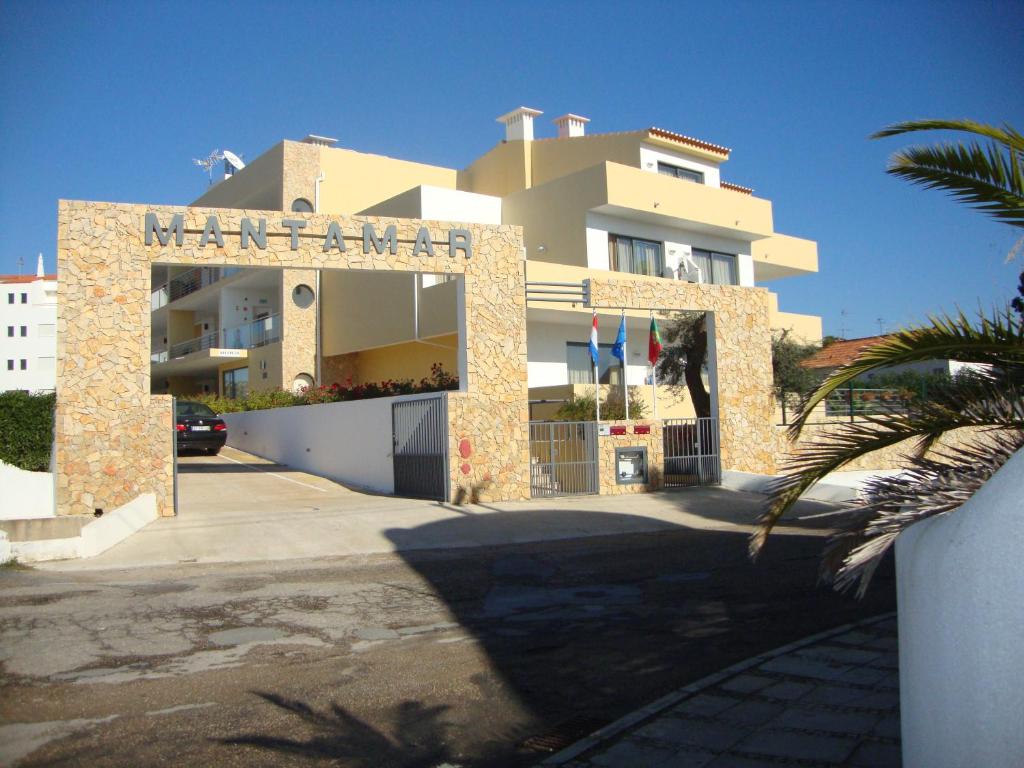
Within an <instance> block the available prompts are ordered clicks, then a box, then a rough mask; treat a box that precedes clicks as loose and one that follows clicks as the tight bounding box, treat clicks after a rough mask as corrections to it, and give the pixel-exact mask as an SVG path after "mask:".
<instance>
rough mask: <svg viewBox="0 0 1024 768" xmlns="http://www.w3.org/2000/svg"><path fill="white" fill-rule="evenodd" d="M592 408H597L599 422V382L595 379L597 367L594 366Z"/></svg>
mask: <svg viewBox="0 0 1024 768" xmlns="http://www.w3.org/2000/svg"><path fill="white" fill-rule="evenodd" d="M594 406H595V407H596V408H597V421H600V420H601V380H600V379H598V378H597V366H596V365H595V366H594Z"/></svg>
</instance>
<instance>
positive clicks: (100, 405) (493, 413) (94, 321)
mask: <svg viewBox="0 0 1024 768" xmlns="http://www.w3.org/2000/svg"><path fill="white" fill-rule="evenodd" d="M147 212H153V213H155V214H157V215H158V216H159V218H160V222H161V224H162V225H164V226H166V225H168V224H169V223H170V221H171V218H172V217H173V216H174V215H175V214H181V215H182V216H183V219H184V223H185V236H184V242H183V244H182V245H181V246H176V245H175V244H174V241H173V238H172V239H171V241H170V242H169V244H168V245H167V246H161V245H159V243H158V242H157V241H156V239H154V241H153V244H152V245H149V246H147V245H145V244H144V221H145V215H146V213H147ZM208 216H216V217H217V218H218V220H219V222H220V227H221V230H222V232H223V236H224V245H223V247H219V246H217V245H216V243H215V242H210V243H209V244H208V245H206V246H205V247H204V246H201V245H200V244H199V243H200V234H201V232H202V230H203V228H204V226H205V225H206V223H207V217H208ZM243 217H248V218H249V219H251V220H252V221H254V222H255V221H256V220H258V219H261V218H265V219H266V220H267V231H268V238H267V247H266V249H259V248H257V247H256V246H255V245H252V244H250V246H249V247H248V248H245V249H243V248H241V245H240V238H239V231H240V228H241V224H240V221H241V219H242V218H243ZM284 218H288V219H302V220H304V221H306V224H307V226H306V228H305V229H302V230H300V231H299V236H298V247H297V249H295V250H292V249H291V234H290V231H289V230H288V229H287V228H286V227H283V226H282V225H281V221H282V219H284ZM332 221H333V222H337V223H339V224H340V226H341V228H342V231H343V233H344V236H345V241H346V246H347V250H346V251H345V252H344V253H342V252H339V251H338V250H337V249H332V250H331V251H330V252H324V250H323V242H324V238H323V236H324V233H325V232H326V231H327V227H328V225H329V223H330V222H332ZM364 222H367V223H371V224H373V225H374V227H375V228H376V230H377V232H378V234H379V233H381V232H383V230H384V228H385V227H387V226H388V225H389V224H394V225H395V227H396V229H397V233H398V240H399V247H398V253H397V254H395V255H392V254H390V253H389V252H387V251H385V253H383V254H377V253H376V252H375V251H374V250H373V249H372V248H371V252H370V253H369V254H365V255H364V254H363V253H362V234H361V233H362V225H363V223H364ZM420 226H421V222H418V221H410V220H405V219H390V218H378V217H339V216H331V217H328V216H321V215H316V214H297V213H284V214H282V213H281V212H280V211H255V210H253V211H249V210H235V209H200V208H183V207H170V206H144V205H122V204H113V203H93V202H82V201H61V202H60V204H59V211H58V242H57V252H58V269H59V271H60V275H61V280H60V283H59V286H58V307H59V311H58V323H59V327H58V352H57V359H58V364H57V421H56V428H55V431H56V435H55V442H56V465H57V468H56V473H57V484H58V493H57V511H58V513H59V514H91V513H92V512H93V510H94V508H96V507H102V508H104V509H112V508H115V507H117V506H120V505H122V504H125V503H127V502H128V501H131V500H132V499H134V498H135V497H137V496H138V495H139V494H140V493H144V492H147V491H152V492H155V493H156V495H157V503H158V507H159V509H160V511H161V513H162V514H170V513H171V511H172V505H171V497H172V474H171V470H170V467H171V464H170V462H171V454H172V444H171V436H172V434H173V432H172V423H171V419H170V407H169V398H166V397H161V396H154V395H150V372H149V371H150V368H149V366H150V361H149V339H150V301H149V294H150V290H151V287H150V266H151V264H153V263H168V264H196V265H207V266H214V265H230V266H242V267H246V266H263V267H283V268H288V269H305V270H310V269H364V270H386V271H396V270H398V271H410V272H414V271H420V272H433V273H451V274H461V275H464V276H465V285H466V297H467V299H466V309H465V318H466V321H465V335H464V339H465V344H466V359H467V376H466V378H467V384H468V387H469V389H468V391H466V392H459V393H452V394H451V396H450V401H449V402H450V404H449V421H450V435H451V443H452V456H451V459H450V465H451V466H452V468H453V473H452V474H453V485H456V479H457V481H458V483H460V484H464V483H484V482H489V483H491V484H493V485H492V490H491V496H492V497H493V498H497V499H522V498H527V497H528V496H529V445H528V439H527V432H526V429H527V428H526V422H527V418H528V415H527V387H526V312H525V304H524V301H525V299H524V287H525V286H524V277H523V269H522V262H521V259H520V251H521V245H522V237H521V232H520V230H519V228H518V227H511V226H480V225H472V226H469V227H467V229H469V230H470V232H471V234H472V238H473V256H472V258H470V259H467V258H465V256H464V255H463V254H461V253H457V254H456V255H455V256H454V257H453V256H451V255H449V248H448V230H447V228H446V227H441V226H438V225H437V224H436V223H434V224H432V225H429V231H430V235H431V239H432V241H433V243H434V249H435V253H434V255H433V256H429V255H426V254H422V253H421V254H420V255H418V256H416V257H413V256H412V244H413V242H414V240H415V236H416V233H417V231H418V230H419V227H420ZM462 440H468V441H469V446H468V447H469V451H468V456H465V457H464V456H463V455H462V453H464V452H465V451H462V450H461V448H462ZM464 464H468V465H469V468H468V470H466V471H464V470H463V465H464Z"/></svg>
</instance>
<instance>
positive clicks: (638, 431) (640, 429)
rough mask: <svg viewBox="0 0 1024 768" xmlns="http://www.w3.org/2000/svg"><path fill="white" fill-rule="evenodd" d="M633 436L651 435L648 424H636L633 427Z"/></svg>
mask: <svg viewBox="0 0 1024 768" xmlns="http://www.w3.org/2000/svg"><path fill="white" fill-rule="evenodd" d="M633 434H634V435H649V434H651V425H650V424H636V425H634V426H633Z"/></svg>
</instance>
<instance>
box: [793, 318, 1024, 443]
mask: <svg viewBox="0 0 1024 768" xmlns="http://www.w3.org/2000/svg"><path fill="white" fill-rule="evenodd" d="M929 319H930V321H931V325H925V326H918V327H912V328H907V329H904V330H900V331H897V332H895V333H892V334H890V335H888V336H886V337H885V338H884V339H883V340H882V341H880V342H879V343H877V344H873V345H871V346H869V347H865V348H864V349H862V350H861V351H860V352H859V353H858V354H857V356H856V357H855V358H854V359H853V360H852V361H850V363H848V364H847V365H844V366H843V367H841V368H839V369H838V370H836V371H835V372H834V373H832V374H831V375H830V376H829V377H828V378H827V379H825V381H823V382H822V383H821V385H820V386H819V387H818V389H817V390H815V391H814V392H813V393H811V395H810V396H809V397H808V398H807V399H806V401H805V402H804V403H803V407H802V410H801V412H800V415H799V416H798V417H797V419H796V420H795V421H794V422H793V425H792V426H791V427H790V430H789V433H790V438H791V439H793V440H795V439H796V438H797V437H799V435H800V433H801V431H802V430H803V427H804V424H805V423H806V422H807V420H808V419H809V418H810V416H811V414H812V412H813V411H814V408H815V406H817V405H818V404H819V403H820V402H821V401H822V400H824V399H825V398H826V397H828V396H829V395H830V394H832V393H833V392H835V391H836V390H837V389H839V388H840V387H842V386H843V385H844V384H847V383H849V382H851V381H853V380H854V379H855V378H857V377H858V376H861V375H863V374H864V373H867V372H868V371H872V370H876V369H878V368H886V367H888V366H892V365H899V364H901V363H912V362H918V361H921V360H944V359H945V360H957V361H960V362H971V363H982V364H987V365H990V366H993V368H1004V367H1007V366H1011V367H1012V366H1018V365H1021V364H1024V323H1022V322H1021V321H1020V320H1019V319H1018V318H1017V317H1016V316H1015V314H1014V312H1013V310H1012V309H1010V308H1009V307H1006V308H1003V309H999V310H993V312H992V314H991V316H989V317H985V316H981V317H980V318H979V320H978V322H977V323H973V322H972V321H971V320H970V319H969V318H968V317H967V316H966V315H965V314H964V313H963V312H962V311H961V312H959V313H958V315H957V316H956V317H951V316H949V315H937V316H932V317H931V318H929Z"/></svg>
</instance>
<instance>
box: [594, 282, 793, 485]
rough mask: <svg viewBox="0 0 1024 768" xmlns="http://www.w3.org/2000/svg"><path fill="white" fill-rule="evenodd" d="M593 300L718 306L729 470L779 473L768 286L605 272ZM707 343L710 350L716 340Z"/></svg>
mask: <svg viewBox="0 0 1024 768" xmlns="http://www.w3.org/2000/svg"><path fill="white" fill-rule="evenodd" d="M590 302H591V303H590V306H593V307H596V308H598V309H602V308H604V309H620V308H626V309H641V310H644V309H654V310H655V311H656V312H657V311H677V310H703V311H705V312H709V313H712V314H713V315H714V328H715V334H714V339H715V364H716V367H717V371H718V375H717V378H718V418H719V425H720V433H721V456H722V469H733V470H739V471H743V472H759V473H763V474H773V473H774V472H775V457H776V452H777V447H776V442H775V441H776V438H775V435H774V434H773V427H772V413H773V408H774V405H773V399H772V391H771V387H772V353H771V330H770V327H769V322H768V291H766V290H765V289H763V288H741V287H739V286H731V285H700V284H696V283H685V282H679V281H674V280H658V281H653V280H652V281H642V282H641V281H626V280H616V279H603V278H601V279H592V280H590ZM708 346H709V355H710V347H711V345H710V340H709V345H708ZM652 432H653V430H652Z"/></svg>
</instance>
